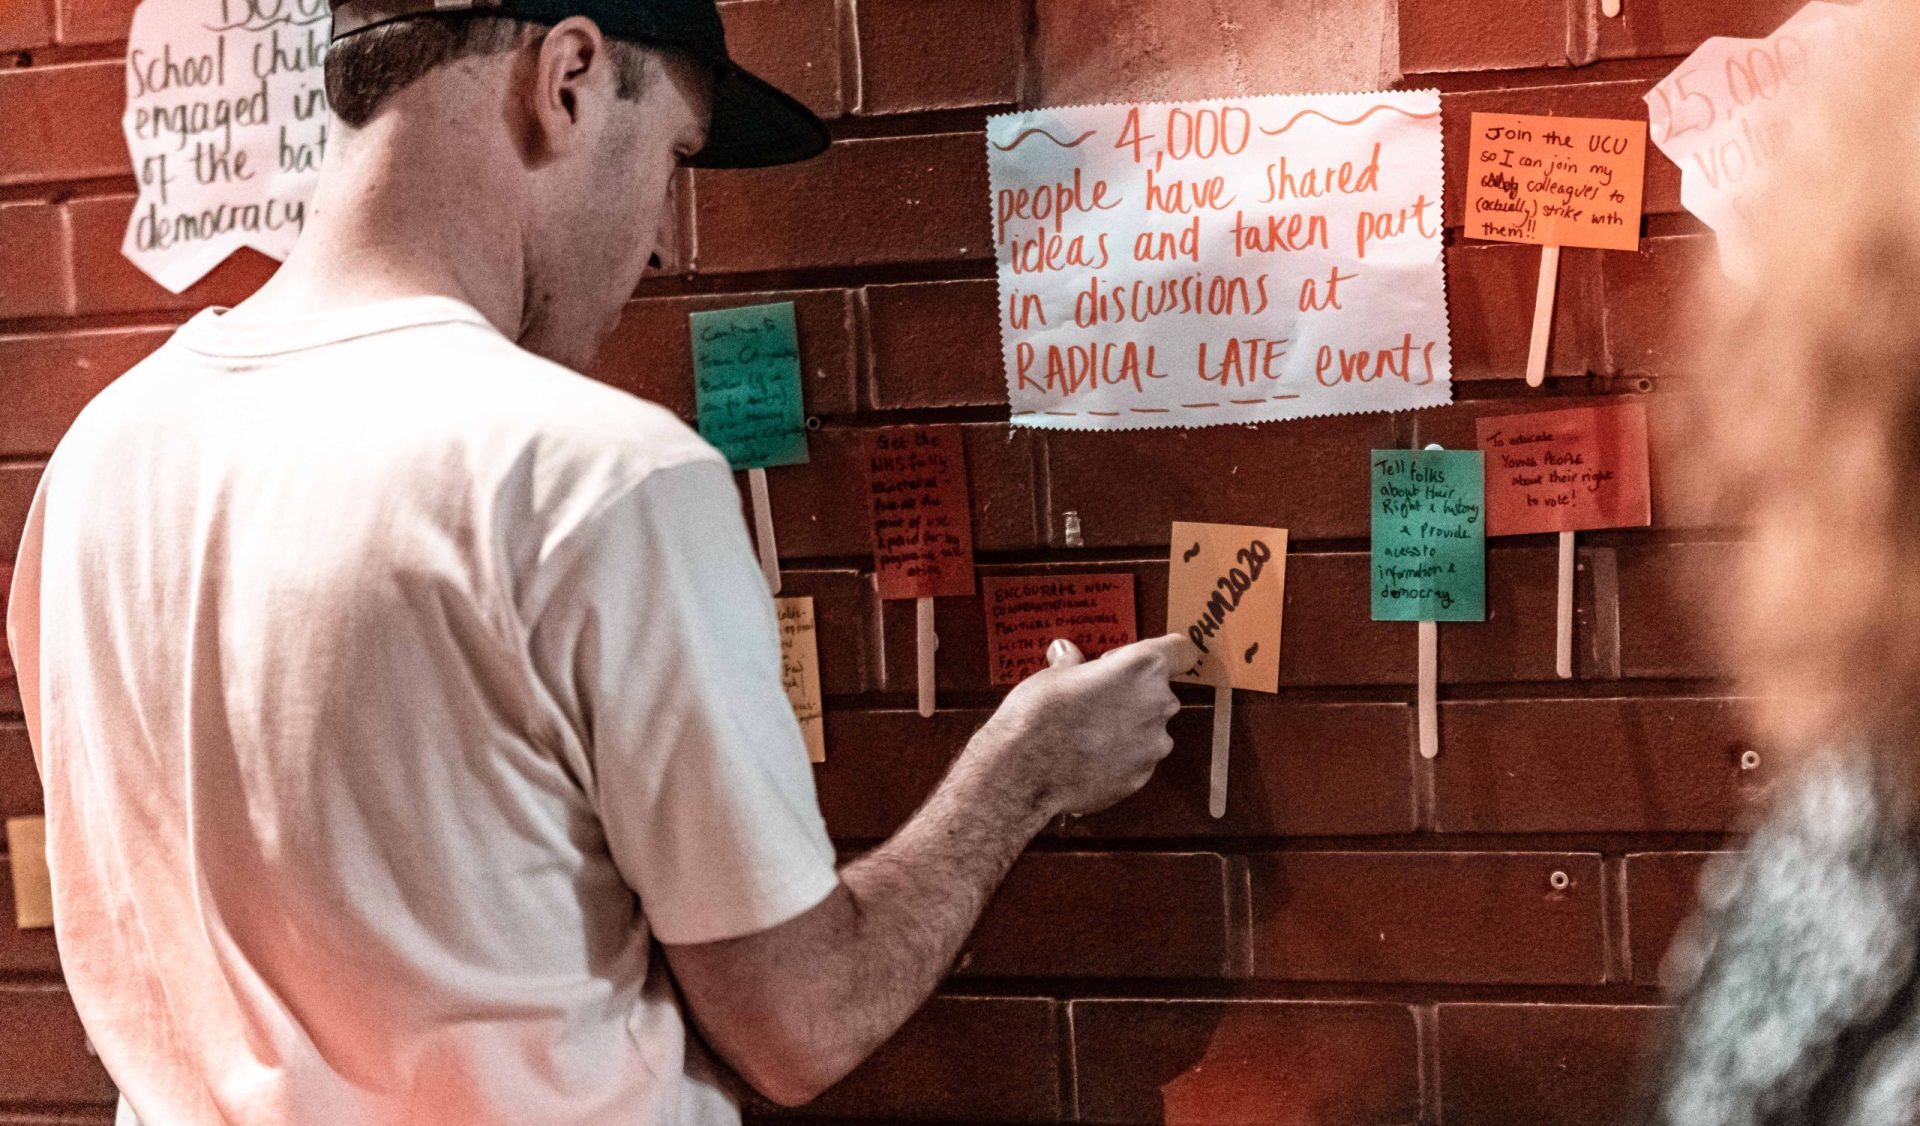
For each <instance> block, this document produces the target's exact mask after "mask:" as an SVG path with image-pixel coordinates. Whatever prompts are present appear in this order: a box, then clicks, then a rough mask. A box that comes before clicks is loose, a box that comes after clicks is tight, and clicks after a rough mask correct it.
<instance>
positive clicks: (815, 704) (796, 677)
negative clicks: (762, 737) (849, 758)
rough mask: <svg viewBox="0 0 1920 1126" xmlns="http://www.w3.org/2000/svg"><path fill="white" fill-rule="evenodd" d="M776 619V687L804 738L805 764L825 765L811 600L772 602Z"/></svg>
mask: <svg viewBox="0 0 1920 1126" xmlns="http://www.w3.org/2000/svg"><path fill="white" fill-rule="evenodd" d="M773 603H774V608H775V610H776V611H777V612H778V614H779V618H780V683H781V685H782V686H783V687H785V688H786V690H787V702H788V703H790V704H792V705H793V717H794V718H795V719H797V720H799V721H800V733H801V734H802V735H804V736H806V738H807V761H809V762H825V761H827V731H826V728H827V721H826V715H825V712H824V711H823V709H822V708H821V705H820V642H819V638H818V636H817V635H816V634H815V633H814V629H813V599H811V598H776V599H774V600H773Z"/></svg>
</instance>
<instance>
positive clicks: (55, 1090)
mask: <svg viewBox="0 0 1920 1126" xmlns="http://www.w3.org/2000/svg"><path fill="white" fill-rule="evenodd" d="M114 1096H115V1091H114V1088H113V1082H112V1080H110V1079H108V1078H107V1072H106V1069H105V1068H103V1067H101V1066H100V1061H99V1060H97V1059H95V1058H93V1057H92V1056H91V1055H88V1054H87V1039H86V1033H85V1032H83V1031H82V1030H81V1028H80V1017H79V1015H78V1014H76V1013H75V1012H74V1011H73V1002H72V1000H70V999H69V998H68V997H67V991H66V990H64V989H61V988H60V987H59V986H55V985H9V986H0V1100H4V1101H6V1102H13V1103H106V1102H112V1101H113V1099H114Z"/></svg>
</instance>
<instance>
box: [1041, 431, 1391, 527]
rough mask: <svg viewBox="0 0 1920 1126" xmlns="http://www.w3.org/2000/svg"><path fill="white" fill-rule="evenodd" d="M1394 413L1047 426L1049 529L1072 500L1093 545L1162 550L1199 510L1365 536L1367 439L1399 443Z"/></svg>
mask: <svg viewBox="0 0 1920 1126" xmlns="http://www.w3.org/2000/svg"><path fill="white" fill-rule="evenodd" d="M1395 421H1396V420H1395V416H1393V415H1387V414H1356V415H1344V416H1340V417H1337V418H1312V419H1302V420H1299V421H1297V422H1287V423H1281V424H1276V425H1273V426H1262V427H1248V426H1217V427H1209V428H1207V429H1204V430H1142V431H1138V432H1135V433H1131V434H1128V435H1126V436H1125V437H1124V438H1119V439H1116V437H1115V436H1114V435H1112V434H1098V433H1092V432H1081V433H1068V432H1052V431H1049V432H1046V433H1045V435H1044V438H1043V441H1044V442H1045V444H1046V465H1047V509H1046V511H1047V535H1048V539H1049V541H1050V542H1051V543H1052V544H1053V545H1054V546H1056V547H1058V546H1060V543H1061V526H1062V525H1061V519H1062V517H1061V514H1062V513H1065V512H1078V513H1079V514H1080V531H1081V535H1082V536H1083V537H1084V539H1085V542H1086V546H1088V547H1154V548H1158V549H1160V550H1163V551H1164V550H1165V549H1166V546H1167V537H1168V535H1169V534H1170V532H1171V525H1172V523H1173V521H1175V520H1195V519H1204V520H1209V521H1212V522H1214V523H1219V524H1254V525H1260V526H1264V527H1277V528H1286V529H1287V530H1288V534H1289V536H1290V537H1291V539H1292V540H1294V541H1304V540H1322V539H1345V538H1351V537H1356V536H1365V535H1367V534H1368V528H1369V525H1368V515H1367V513H1368V508H1367V451H1368V450H1370V449H1378V448H1386V447H1389V446H1393V445H1394V444H1395V441H1394V438H1395V433H1396V430H1395Z"/></svg>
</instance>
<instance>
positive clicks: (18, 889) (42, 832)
mask: <svg viewBox="0 0 1920 1126" xmlns="http://www.w3.org/2000/svg"><path fill="white" fill-rule="evenodd" d="M7 857H8V859H9V860H10V861H11V862H12V865H13V915H14V920H15V922H16V923H17V925H18V926H19V927H20V929H21V930H30V929H32V928H34V927H50V926H52V925H53V879H52V877H51V876H50V875H49V874H48V873H47V819H46V818H44V817H11V818H8V819H7Z"/></svg>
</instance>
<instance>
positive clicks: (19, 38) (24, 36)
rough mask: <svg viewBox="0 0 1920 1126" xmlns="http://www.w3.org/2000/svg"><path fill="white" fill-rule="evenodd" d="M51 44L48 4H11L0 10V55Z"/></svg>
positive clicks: (24, 0)
mask: <svg viewBox="0 0 1920 1126" xmlns="http://www.w3.org/2000/svg"><path fill="white" fill-rule="evenodd" d="M52 41H53V5H52V4H51V3H50V0H11V2H10V3H8V4H6V5H4V6H0V51H30V50H32V49H34V48H35V47H44V46H46V45H47V44H48V43H51V42H52Z"/></svg>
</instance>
